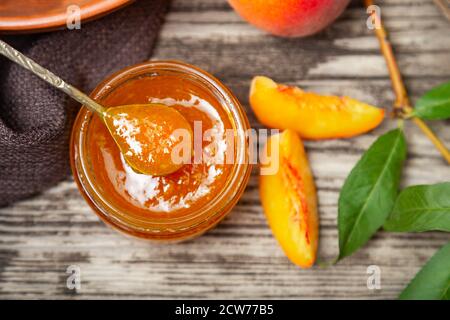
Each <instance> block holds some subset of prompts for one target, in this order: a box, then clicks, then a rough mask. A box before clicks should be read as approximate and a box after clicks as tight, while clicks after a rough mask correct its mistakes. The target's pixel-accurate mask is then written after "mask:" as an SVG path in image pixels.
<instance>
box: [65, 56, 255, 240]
mask: <svg viewBox="0 0 450 320" xmlns="http://www.w3.org/2000/svg"><path fill="white" fill-rule="evenodd" d="M157 71H175V72H180V73H181V74H184V75H188V76H195V77H196V79H197V80H200V81H201V82H202V83H203V84H204V85H205V86H209V87H208V89H209V92H211V94H212V95H213V96H214V97H215V98H217V99H218V100H219V101H221V105H222V106H223V108H224V109H226V110H227V113H229V114H231V115H232V120H233V129H234V130H235V132H236V131H237V132H238V134H235V137H237V139H235V142H234V143H235V145H236V147H235V150H236V152H235V155H234V156H235V162H234V164H233V168H232V170H231V172H230V173H229V175H228V177H227V179H226V182H225V184H224V187H223V188H222V189H221V191H220V192H219V193H218V194H216V195H215V196H214V197H213V198H212V199H211V201H210V202H209V203H208V205H206V206H204V207H202V208H200V209H197V210H194V211H193V212H189V213H187V214H185V215H183V216H181V217H170V216H169V217H165V218H164V219H156V218H154V217H153V218H150V217H149V218H148V219H144V220H140V219H137V218H135V217H131V216H130V215H126V214H123V213H122V212H121V210H118V209H117V208H115V207H114V205H113V204H111V203H110V202H109V201H108V200H107V199H105V198H104V197H103V196H102V194H101V192H99V190H98V188H96V186H95V183H93V182H92V180H91V177H90V176H89V170H88V169H87V167H86V166H87V164H86V163H85V162H86V161H87V160H86V156H84V154H83V152H84V150H83V149H84V148H83V147H82V146H83V143H85V141H86V138H87V134H86V133H87V131H88V127H89V122H90V120H91V118H92V116H93V114H92V113H91V112H90V111H88V110H87V109H85V108H84V107H83V108H82V109H81V110H80V112H79V113H78V116H77V119H76V120H75V124H77V123H79V122H81V126H80V130H76V131H75V130H74V131H72V136H71V150H70V151H71V166H72V172H73V175H74V177H75V178H76V179H75V180H76V182H77V184H78V187H79V189H80V191H81V193H82V194H83V196H85V198H86V200H88V203H89V205H91V207H92V208H93V209H94V211H95V212H96V213H97V214H98V215H99V216H100V218H102V220H104V221H105V220H106V222H109V223H110V224H113V226H115V227H118V228H119V229H122V230H128V231H131V232H134V231H137V232H139V233H144V234H152V233H155V232H160V229H159V228H166V229H169V230H171V231H173V232H178V231H185V230H186V229H191V228H198V227H199V226H200V225H201V224H203V223H206V222H209V224H210V223H211V222H212V223H213V224H216V223H217V222H219V221H220V220H221V219H222V218H223V217H225V215H226V214H227V213H228V212H229V211H230V210H231V208H232V207H233V206H234V204H235V203H236V202H237V200H238V198H239V196H240V195H241V194H242V192H243V189H244V188H245V186H246V185H247V182H248V179H249V176H250V172H251V164H250V161H249V154H248V152H247V151H248V140H247V136H246V132H247V130H248V129H249V128H250V126H249V123H248V119H247V116H246V114H245V112H244V110H243V108H242V106H241V104H240V103H239V101H238V100H237V99H236V98H235V97H234V95H233V94H232V93H231V91H230V90H229V89H228V88H227V87H226V86H225V85H224V84H222V83H221V82H220V81H219V80H218V79H216V78H215V77H214V76H212V75H211V74H209V73H208V72H206V71H204V70H202V69H200V68H197V67H195V66H192V65H189V64H186V63H184V62H180V61H174V60H161V61H148V62H143V63H139V64H136V65H132V66H129V67H127V68H124V69H122V70H119V71H118V72H116V73H114V74H112V75H110V76H109V77H107V78H105V79H104V80H103V81H102V82H101V83H100V84H99V85H98V86H97V87H96V88H95V89H94V90H93V91H92V93H91V97H93V98H94V99H101V98H104V97H105V96H107V95H108V94H109V93H111V92H112V91H113V90H114V89H115V88H118V87H120V86H121V85H122V84H123V83H124V82H126V81H129V80H131V79H133V78H135V77H138V76H143V75H145V74H146V73H152V72H157ZM217 94H219V95H220V96H218V95H217ZM219 98H220V99H219ZM222 101H223V102H224V103H222ZM81 118H83V119H81ZM74 128H75V125H74ZM236 141H237V142H236ZM77 146H78V148H77ZM76 148H77V150H75V149H76ZM76 152H78V157H77V159H75V153H76ZM79 171H81V172H79ZM111 212H114V214H112V213H111ZM208 213H209V214H208ZM111 220H112V221H111ZM189 222H192V225H187V224H188V223H189ZM211 227H212V226H211ZM207 229H209V227H207Z"/></svg>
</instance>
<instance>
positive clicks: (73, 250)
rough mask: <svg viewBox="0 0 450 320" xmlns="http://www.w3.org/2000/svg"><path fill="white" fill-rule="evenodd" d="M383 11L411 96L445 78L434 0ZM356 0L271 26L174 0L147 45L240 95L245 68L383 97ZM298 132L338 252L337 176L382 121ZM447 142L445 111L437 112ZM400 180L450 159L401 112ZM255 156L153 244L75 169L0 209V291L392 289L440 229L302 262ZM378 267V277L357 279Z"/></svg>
mask: <svg viewBox="0 0 450 320" xmlns="http://www.w3.org/2000/svg"><path fill="white" fill-rule="evenodd" d="M380 6H381V13H382V19H384V21H385V23H386V27H387V29H388V30H389V31H390V35H391V39H392V43H393V46H394V49H395V51H396V56H397V59H398V62H399V65H400V68H401V70H402V72H403V75H404V77H405V81H406V85H407V87H408V90H409V92H410V93H411V96H412V98H413V101H414V100H415V99H416V98H417V97H418V96H419V95H421V94H422V93H423V92H424V91H426V90H427V89H429V88H431V87H432V86H434V85H436V84H438V83H440V82H443V81H446V80H448V79H449V78H450V59H449V54H450V39H449V37H448V28H449V24H448V22H447V21H446V19H445V18H444V17H443V16H442V15H441V13H440V12H439V10H438V9H437V8H436V7H435V5H434V4H433V1H432V0H429V1H423V0H386V1H380ZM366 19H367V16H366V13H365V10H364V9H363V8H362V4H361V3H360V2H359V1H354V2H352V3H351V5H350V7H349V8H348V10H347V11H346V12H345V13H344V15H343V16H342V17H341V18H340V19H339V20H338V21H337V22H336V23H335V24H333V25H332V26H331V27H329V28H328V29H326V30H324V31H323V32H321V33H320V34H318V35H316V36H314V37H310V38H305V39H280V38H275V37H272V36H269V35H267V34H264V33H263V32H261V31H259V30H256V29H254V28H253V27H251V26H249V25H248V24H246V23H245V22H243V21H242V20H241V19H240V18H239V17H238V16H237V15H236V14H235V13H234V12H233V11H232V10H231V9H230V8H229V6H228V5H227V3H226V1H224V0H214V1H213V0H176V1H174V2H173V5H172V8H171V11H170V13H169V15H168V16H167V21H166V24H165V26H164V28H163V30H162V33H161V36H160V39H159V42H158V44H157V47H156V51H155V55H154V57H153V58H154V59H179V60H184V61H187V62H190V63H193V64H196V65H198V66H200V67H202V68H204V69H206V70H208V71H210V72H212V73H213V74H215V75H216V76H217V77H218V78H220V79H222V80H223V81H224V82H225V83H226V84H227V85H228V86H229V87H230V88H231V89H232V90H233V91H234V92H235V93H236V95H237V96H238V98H239V99H240V100H241V101H242V103H243V104H244V106H245V108H246V110H247V114H248V116H249V118H250V121H251V123H252V126H254V127H256V128H259V127H261V125H260V124H258V123H257V121H256V119H255V117H254V115H253V114H252V112H251V110H250V109H249V107H248V99H247V94H248V89H249V82H250V79H251V78H252V76H254V75H257V74H263V75H267V76H269V77H272V78H273V79H275V80H276V81H280V82H286V83H289V84H295V85H299V86H301V87H303V88H304V89H307V90H314V91H318V92H323V93H334V94H341V95H350V96H352V97H355V98H358V99H361V100H363V101H367V102H369V103H373V104H376V105H378V106H380V107H385V108H388V109H389V108H390V105H391V104H392V101H393V98H394V97H393V93H392V90H391V87H390V82H389V78H388V73H387V69H386V67H385V64H384V60H383V57H382V56H381V55H380V54H379V51H378V43H377V40H376V38H375V37H374V35H373V34H372V32H371V31H369V30H368V29H367V28H366V24H365V23H366ZM394 125H395V123H391V122H389V121H386V122H385V124H383V126H382V127H380V128H378V129H376V130H375V131H374V132H371V133H369V134H367V135H364V136H360V137H357V138H354V139H347V140H333V141H323V142H307V143H306V146H307V149H308V154H309V157H310V161H311V164H312V169H313V172H314V175H315V178H316V181H317V186H318V195H319V209H320V218H321V229H320V232H321V235H320V241H321V243H320V250H319V251H320V258H321V259H322V260H323V261H328V260H331V259H332V258H334V257H335V256H336V254H337V229H336V217H337V207H336V204H337V199H338V194H339V189H340V188H341V186H342V184H343V181H344V179H345V177H346V175H347V174H348V172H349V171H350V169H351V168H352V166H353V165H354V163H355V162H356V161H357V160H358V158H359V156H360V154H361V152H362V151H363V150H365V149H366V148H367V146H368V144H369V143H371V142H372V141H373V140H374V139H375V138H376V137H377V136H378V135H379V134H380V133H382V132H384V131H385V130H386V129H388V128H389V127H392V126H394ZM433 127H434V129H435V131H436V132H437V133H438V134H439V135H440V136H441V137H442V138H443V139H444V140H445V142H446V143H447V144H449V145H450V126H449V122H448V121H447V122H445V121H441V122H434V123H433ZM406 130H407V135H408V146H409V160H408V161H407V166H406V168H405V171H404V174H403V180H402V184H403V186H406V185H411V184H418V183H436V182H441V181H448V180H450V170H449V168H448V166H447V165H446V164H445V162H444V161H443V160H442V159H441V158H440V155H439V154H438V152H437V151H436V150H435V149H434V148H433V146H432V145H431V143H430V142H429V141H428V140H427V139H426V138H425V137H423V136H422V134H421V133H420V132H419V130H418V129H417V128H415V127H414V126H412V125H408V126H407V128H406ZM256 173H257V172H256V170H255V172H254V174H253V176H252V178H251V180H250V183H249V186H248V188H247V190H246V192H245V194H244V196H243V197H242V199H241V200H240V202H239V204H238V205H237V206H236V207H235V208H234V210H233V212H232V214H230V216H229V217H228V218H226V219H225V221H223V222H222V223H221V224H220V225H219V226H218V227H217V228H216V229H214V230H212V231H211V232H208V233H207V234H205V235H204V236H202V237H200V238H197V239H195V240H192V241H190V242H186V243H181V244H177V245H156V244H151V243H145V242H140V241H136V240H133V239H128V238H125V237H123V236H121V235H119V234H116V232H114V231H112V230H110V229H108V228H107V227H105V226H104V225H103V224H102V223H101V222H99V221H98V219H97V218H96V216H95V215H94V214H93V213H92V212H91V210H90V209H89V208H88V206H87V205H86V203H85V202H84V201H83V199H82V198H81V196H80V195H79V193H78V191H77V189H76V186H75V184H74V182H73V181H71V180H69V181H65V182H63V183H61V184H59V185H58V186H56V187H54V188H52V189H51V190H48V191H47V192H45V193H43V194H41V195H39V196H36V197H34V198H32V199H29V200H26V201H22V202H19V203H17V204H15V205H13V206H10V207H7V208H2V209H0V298H8V299H10V298H56V299H67V298H72V299H85V298H137V299H141V298H175V299H176V298H263V299H264V298H269V299H272V298H287V299H297V298H299V299H303V298H320V299H323V298H333V299H335V298H355V299H361V298H369V299H380V298H387V299H391V298H395V297H396V296H397V295H398V294H399V292H400V291H401V290H402V288H404V287H405V286H406V284H407V283H408V281H409V280H410V279H411V278H412V277H413V276H414V274H415V273H416V272H417V271H418V270H419V268H420V267H421V266H422V265H423V264H424V263H425V261H426V260H427V259H428V258H429V257H431V255H432V254H433V253H434V252H435V251H436V250H437V249H438V248H439V247H440V246H442V245H443V244H444V243H445V242H447V241H448V240H449V235H448V234H445V233H438V232H431V233H423V234H395V233H385V232H379V233H378V234H377V235H376V236H375V238H374V239H372V240H371V241H370V242H369V244H368V245H367V246H366V247H365V248H363V249H362V250H360V251H359V252H358V253H356V254H355V255H354V256H351V257H350V258H347V259H345V260H343V261H342V262H341V263H339V264H338V265H336V266H333V267H329V268H319V267H314V268H313V269H311V270H301V269H298V268H297V267H295V266H293V265H292V264H291V263H290V262H289V261H288V260H287V259H286V257H285V256H284V255H283V253H282V252H281V249H280V248H279V247H278V245H277V243H276V241H275V240H274V239H273V237H272V235H271V232H270V230H269V229H268V227H267V225H266V221H265V218H264V215H263V212H262V209H261V206H260V203H259V195H258V185H257V178H256ZM72 264H75V265H79V266H80V268H81V281H82V283H81V290H80V291H79V292H74V291H71V290H69V289H67V288H66V278H67V274H66V273H65V271H66V268H67V266H69V265H72ZM372 264H375V265H378V266H379V267H380V268H381V272H382V274H381V287H382V288H381V290H369V289H367V286H366V281H367V276H368V275H367V274H366V269H367V267H368V266H369V265H372Z"/></svg>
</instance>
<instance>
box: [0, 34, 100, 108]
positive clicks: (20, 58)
mask: <svg viewBox="0 0 450 320" xmlns="http://www.w3.org/2000/svg"><path fill="white" fill-rule="evenodd" d="M0 54H2V55H4V56H5V57H7V58H8V59H10V60H11V61H13V62H15V63H17V64H18V65H19V66H21V67H23V68H25V69H27V70H29V71H31V72H32V73H34V74H35V75H37V76H38V77H40V78H41V79H43V80H45V81H47V82H48V83H50V84H51V85H52V86H53V87H55V88H57V89H59V90H61V91H63V92H65V93H66V94H68V95H69V96H71V97H72V98H73V99H75V100H76V101H78V102H79V103H81V104H82V105H84V106H86V107H88V108H89V109H90V110H92V111H94V112H96V113H98V114H99V115H100V116H101V117H103V115H104V112H105V108H104V107H103V106H102V105H100V104H98V103H97V102H95V101H94V100H92V99H91V98H89V97H88V96H87V95H86V94H84V93H83V92H81V91H80V90H78V89H77V88H75V87H74V86H72V85H70V84H68V83H66V82H65V81H64V80H63V79H61V78H60V77H58V76H56V75H55V74H53V73H52V72H51V71H49V70H47V69H45V68H44V67H42V66H40V65H39V64H37V63H36V62H34V61H33V60H31V59H30V58H28V57H27V56H25V55H24V54H22V53H20V52H19V51H17V50H16V49H14V48H13V47H11V46H10V45H9V44H7V43H5V42H4V41H2V40H0Z"/></svg>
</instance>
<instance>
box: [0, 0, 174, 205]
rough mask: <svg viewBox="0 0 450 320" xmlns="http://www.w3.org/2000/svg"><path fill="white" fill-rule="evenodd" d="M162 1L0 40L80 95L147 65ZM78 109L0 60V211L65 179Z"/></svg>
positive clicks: (165, 3)
mask: <svg viewBox="0 0 450 320" xmlns="http://www.w3.org/2000/svg"><path fill="white" fill-rule="evenodd" d="M168 3H169V1H167V0H141V1H137V2H136V3H133V4H131V5H129V6H127V7H125V8H123V9H121V10H119V11H117V12H114V13H112V14H110V15H108V16H106V17H103V18H101V19H99V20H96V21H92V22H86V23H82V24H81V29H80V30H61V31H55V32H49V33H45V34H34V35H14V36H2V37H1V38H2V40H4V41H5V42H7V43H9V44H10V45H12V46H13V47H15V48H16V49H18V50H20V51H21V52H23V53H24V54H26V55H28V56H29V57H31V58H32V59H34V60H35V61H36V62H38V63H39V64H41V65H42V66H44V67H46V68H48V69H49V70H51V71H53V72H54V73H55V74H57V75H59V76H60V77H62V78H63V79H64V80H66V81H67V82H69V83H71V84H73V85H75V86H77V87H78V88H79V89H81V90H83V91H85V92H88V93H89V92H90V91H91V90H92V89H93V88H94V87H95V86H96V85H97V84H98V83H99V82H100V81H101V80H102V79H104V78H105V77H106V76H107V75H109V74H111V73H113V72H115V71H117V70H119V69H121V68H123V67H126V66H128V65H131V64H135V63H138V62H141V61H144V60H146V59H148V58H149V57H150V54H151V51H152V48H153V44H154V42H155V40H156V36H157V34H158V31H159V29H160V26H161V23H162V20H163V16H164V13H165V12H166V9H167V7H168ZM78 109H79V104H77V103H76V102H74V101H73V100H71V99H70V98H68V97H67V96H65V95H64V94H62V93H61V92H59V91H58V90H56V89H54V88H52V87H50V85H48V84H47V83H45V82H44V81H42V80H40V79H39V78H37V77H36V76H34V75H32V74H31V73H30V72H28V71H26V70H24V69H22V68H21V67H19V66H17V65H15V64H13V63H12V62H10V61H9V60H7V59H6V58H4V57H3V56H0V206H5V205H7V204H10V203H12V202H13V201H16V200H18V199H22V198H25V197H27V196H30V195H32V194H35V193H37V192H40V191H42V190H44V189H46V188H48V187H49V186H52V185H54V184H55V183H56V182H58V181H60V180H62V179H64V178H65V177H67V176H68V174H69V172H70V170H69V145H68V142H69V137H70V129H71V126H72V122H73V120H74V118H75V116H76V112H77V111H78Z"/></svg>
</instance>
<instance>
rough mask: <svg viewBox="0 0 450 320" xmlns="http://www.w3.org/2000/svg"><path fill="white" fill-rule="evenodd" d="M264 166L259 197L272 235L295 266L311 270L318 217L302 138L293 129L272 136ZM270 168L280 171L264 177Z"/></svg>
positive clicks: (263, 161) (314, 257)
mask: <svg viewBox="0 0 450 320" xmlns="http://www.w3.org/2000/svg"><path fill="white" fill-rule="evenodd" d="M277 149H278V152H276V150H277ZM261 163H262V167H261V175H260V186H259V188H260V196H261V202H262V205H263V208H264V212H265V214H266V217H267V221H268V223H269V225H270V228H271V229H272V233H273V235H274V236H275V238H276V239H277V240H278V242H279V243H280V245H281V247H282V249H283V251H284V252H285V254H286V255H287V257H288V258H289V259H290V260H291V261H292V262H293V263H295V264H296V265H298V266H300V267H303V268H309V267H311V266H312V265H313V264H314V261H315V260H316V251H317V244H318V236H319V217H318V214H317V197H316V187H315V184H314V179H313V176H312V173H311V170H310V168H309V164H308V159H307V157H306V153H305V149H304V147H303V143H302V141H301V140H300V138H299V136H298V135H297V134H296V133H295V132H294V131H292V130H285V131H284V132H283V133H280V134H276V135H273V136H271V137H270V138H269V140H268V142H267V144H266V149H265V153H264V156H263V158H262V161H261ZM267 168H272V169H273V168H278V169H277V170H272V171H273V172H271V173H270V174H264V169H267Z"/></svg>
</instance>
